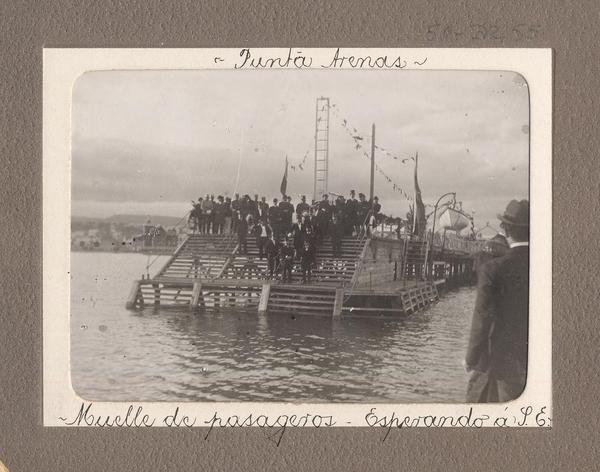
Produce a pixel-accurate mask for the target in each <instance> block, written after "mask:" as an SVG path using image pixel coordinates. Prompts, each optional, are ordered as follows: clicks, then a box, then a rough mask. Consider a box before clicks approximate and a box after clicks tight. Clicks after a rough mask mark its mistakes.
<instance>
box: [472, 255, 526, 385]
mask: <svg viewBox="0 0 600 472" xmlns="http://www.w3.org/2000/svg"><path fill="white" fill-rule="evenodd" d="M478 272H479V273H478V277H477V278H478V280H477V300H476V302H475V311H474V313H473V320H472V323H471V335H470V339H469V347H468V350H467V357H466V363H467V367H468V368H469V369H472V370H477V371H481V372H488V373H490V374H492V375H493V376H494V377H495V378H497V379H501V380H507V381H511V380H518V381H520V380H524V377H525V376H526V373H527V334H528V321H529V247H528V246H519V247H515V248H511V249H510V250H509V251H508V252H507V253H506V254H505V255H504V256H502V257H498V258H495V259H492V260H491V261H489V262H486V263H485V264H484V265H483V266H481V267H480V269H479V271H478Z"/></svg>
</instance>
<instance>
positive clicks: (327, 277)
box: [223, 238, 364, 286]
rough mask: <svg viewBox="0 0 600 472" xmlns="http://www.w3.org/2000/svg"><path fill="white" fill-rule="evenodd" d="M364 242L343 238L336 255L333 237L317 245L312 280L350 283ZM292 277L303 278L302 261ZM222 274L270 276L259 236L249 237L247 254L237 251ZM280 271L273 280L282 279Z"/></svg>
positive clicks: (299, 280)
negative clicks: (262, 253) (261, 256)
mask: <svg viewBox="0 0 600 472" xmlns="http://www.w3.org/2000/svg"><path fill="white" fill-rule="evenodd" d="M363 246H364V243H361V242H359V241H356V240H355V239H353V238H344V239H343V240H342V247H341V251H340V254H336V255H334V253H333V246H332V244H331V240H330V239H326V240H324V241H323V242H322V243H321V244H320V245H318V246H317V252H316V263H315V265H314V266H313V270H312V277H311V283H321V284H331V285H336V286H343V285H347V284H348V283H350V281H351V280H352V277H353V276H354V272H355V270H356V267H357V263H358V258H359V256H360V254H361V252H362V250H363ZM292 276H293V281H294V282H297V283H300V282H301V281H302V269H301V267H300V263H299V261H295V263H294V266H293V268H292ZM223 277H225V278H232V279H240V278H250V279H254V280H261V279H266V278H268V265H267V259H266V257H264V258H263V259H260V258H259V251H258V245H257V243H256V238H248V254H239V252H238V253H236V254H235V255H234V257H233V258H232V259H231V261H230V263H229V264H228V266H227V268H226V270H225V271H224V273H223ZM280 278H281V273H278V274H275V275H274V277H273V280H280Z"/></svg>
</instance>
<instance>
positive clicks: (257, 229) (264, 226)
mask: <svg viewBox="0 0 600 472" xmlns="http://www.w3.org/2000/svg"><path fill="white" fill-rule="evenodd" d="M254 236H256V245H257V246H258V257H259V258H260V259H262V258H264V257H265V245H266V244H267V241H268V240H269V239H271V237H272V236H273V230H272V229H271V226H269V224H268V223H267V222H266V221H264V220H261V221H259V222H258V224H257V225H255V226H254Z"/></svg>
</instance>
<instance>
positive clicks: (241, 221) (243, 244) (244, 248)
mask: <svg viewBox="0 0 600 472" xmlns="http://www.w3.org/2000/svg"><path fill="white" fill-rule="evenodd" d="M234 218H235V230H236V233H237V238H238V251H239V253H240V254H248V221H246V218H242V217H241V216H240V212H239V211H236V212H235V213H234Z"/></svg>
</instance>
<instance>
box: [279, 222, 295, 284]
mask: <svg viewBox="0 0 600 472" xmlns="http://www.w3.org/2000/svg"><path fill="white" fill-rule="evenodd" d="M291 237H292V234H291V233H290V234H288V235H287V238H285V239H284V240H283V244H282V245H281V246H280V247H279V263H280V264H281V269H282V272H283V273H282V280H283V282H291V281H292V267H293V265H294V249H293V248H292V247H290V243H289V241H288V239H289V238H291Z"/></svg>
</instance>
